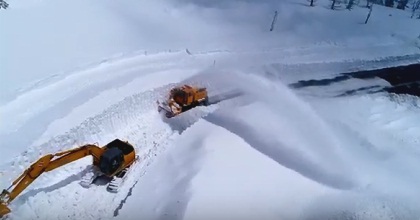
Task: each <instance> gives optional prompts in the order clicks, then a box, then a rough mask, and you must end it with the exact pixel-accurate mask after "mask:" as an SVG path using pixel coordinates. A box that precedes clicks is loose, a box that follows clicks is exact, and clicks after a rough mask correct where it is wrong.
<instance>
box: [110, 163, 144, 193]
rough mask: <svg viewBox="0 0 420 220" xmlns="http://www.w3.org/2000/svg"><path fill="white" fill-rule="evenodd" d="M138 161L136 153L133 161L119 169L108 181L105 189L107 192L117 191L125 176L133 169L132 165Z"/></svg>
mask: <svg viewBox="0 0 420 220" xmlns="http://www.w3.org/2000/svg"><path fill="white" fill-rule="evenodd" d="M138 161H139V156H138V155H136V158H135V160H134V162H133V163H132V164H131V165H130V166H128V167H126V168H124V169H123V170H121V172H119V173H118V174H117V175H115V176H114V177H113V178H112V180H111V181H110V182H109V183H108V186H107V190H108V191H109V192H113V193H117V192H118V191H119V189H120V187H121V186H122V185H123V184H124V182H125V180H126V178H127V176H129V175H130V172H131V171H132V170H133V167H134V166H136V165H137V162H138Z"/></svg>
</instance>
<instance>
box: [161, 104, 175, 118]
mask: <svg viewBox="0 0 420 220" xmlns="http://www.w3.org/2000/svg"><path fill="white" fill-rule="evenodd" d="M157 104H158V112H160V113H162V112H163V113H165V116H166V117H167V118H172V117H174V116H175V115H176V114H174V113H173V112H172V110H171V109H170V108H169V106H168V105H167V104H166V103H161V102H159V101H157Z"/></svg>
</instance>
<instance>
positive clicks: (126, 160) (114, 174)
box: [0, 139, 138, 218]
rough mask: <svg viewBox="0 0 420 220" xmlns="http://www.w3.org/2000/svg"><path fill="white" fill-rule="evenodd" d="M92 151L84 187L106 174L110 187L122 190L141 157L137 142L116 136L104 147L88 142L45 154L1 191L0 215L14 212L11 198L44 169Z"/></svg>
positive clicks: (69, 161)
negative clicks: (127, 177) (132, 143)
mask: <svg viewBox="0 0 420 220" xmlns="http://www.w3.org/2000/svg"><path fill="white" fill-rule="evenodd" d="M89 155H90V156H92V157H93V169H92V170H91V171H90V172H88V173H86V174H85V176H84V177H83V178H82V181H81V182H80V184H81V185H82V186H83V187H89V186H90V184H92V183H93V182H94V180H95V179H96V178H97V177H99V176H105V177H108V178H110V179H111V181H110V182H109V184H108V187H107V188H108V190H109V191H111V192H117V191H118V188H119V186H121V184H122V182H123V181H124V178H125V177H126V176H127V175H126V174H127V173H128V172H129V170H130V167H132V165H133V164H134V163H135V162H137V160H138V156H137V155H136V154H135V150H134V147H133V145H131V144H130V143H128V142H126V141H122V140H120V139H115V140H113V141H111V142H109V143H108V144H106V145H105V146H103V147H99V146H98V145H93V144H87V145H83V146H81V147H78V148H75V149H72V150H67V151H63V152H59V153H56V154H48V155H45V156H43V157H41V158H40V159H38V160H37V161H36V162H34V163H33V164H32V165H31V166H30V167H29V168H28V169H26V170H25V171H24V172H23V173H22V175H20V176H19V177H18V178H17V179H16V180H15V181H13V183H12V185H11V186H10V187H9V188H8V189H4V190H3V192H2V193H1V194H0V218H1V217H3V216H5V215H7V214H8V213H10V212H11V210H10V209H9V208H8V205H9V204H10V202H12V201H13V200H14V199H15V198H16V197H17V196H18V195H19V194H20V193H22V191H23V190H25V189H26V188H27V187H28V186H29V185H30V184H31V183H32V182H33V181H34V180H35V179H37V178H38V177H39V176H40V175H41V174H42V173H44V172H49V171H52V170H54V169H56V168H59V167H61V166H64V165H66V164H68V163H71V162H73V161H76V160H79V159H81V158H83V157H86V156H89Z"/></svg>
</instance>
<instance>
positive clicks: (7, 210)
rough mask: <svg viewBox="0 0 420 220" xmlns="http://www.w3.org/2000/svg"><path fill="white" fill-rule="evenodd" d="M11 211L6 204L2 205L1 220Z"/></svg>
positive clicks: (0, 210) (0, 208)
mask: <svg viewBox="0 0 420 220" xmlns="http://www.w3.org/2000/svg"><path fill="white" fill-rule="evenodd" d="M10 212H11V211H10V209H9V208H8V207H7V205H6V204H0V218H2V217H3V216H5V215H7V214H9V213H10Z"/></svg>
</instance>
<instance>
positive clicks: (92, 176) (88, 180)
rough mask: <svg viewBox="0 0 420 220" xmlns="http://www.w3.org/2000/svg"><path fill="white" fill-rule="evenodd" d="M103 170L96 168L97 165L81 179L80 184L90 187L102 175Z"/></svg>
mask: <svg viewBox="0 0 420 220" xmlns="http://www.w3.org/2000/svg"><path fill="white" fill-rule="evenodd" d="M101 175H102V174H101V172H100V171H98V170H97V169H96V167H93V166H92V168H91V169H90V170H89V171H88V172H87V173H85V175H83V177H82V179H81V180H80V182H79V184H80V185H81V186H82V187H84V188H89V187H90V186H91V185H92V184H93V182H95V180H96V179H97V178H98V177H99V176H101Z"/></svg>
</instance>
